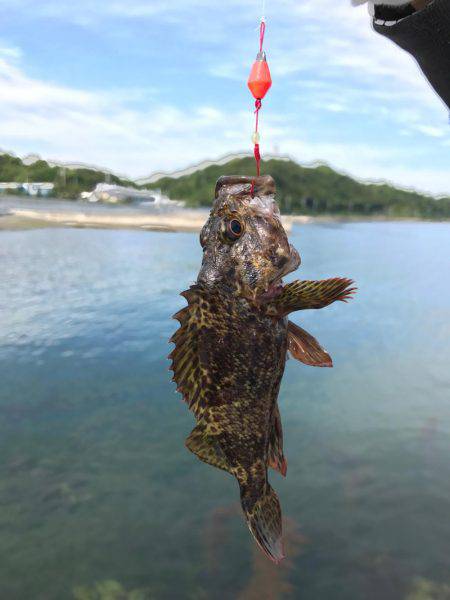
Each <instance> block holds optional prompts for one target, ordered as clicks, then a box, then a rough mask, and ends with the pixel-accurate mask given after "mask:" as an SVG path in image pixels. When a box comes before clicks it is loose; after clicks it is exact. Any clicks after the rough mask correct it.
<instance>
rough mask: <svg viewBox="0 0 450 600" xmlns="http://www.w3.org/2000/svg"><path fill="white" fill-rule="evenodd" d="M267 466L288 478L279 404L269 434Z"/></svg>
mask: <svg viewBox="0 0 450 600" xmlns="http://www.w3.org/2000/svg"><path fill="white" fill-rule="evenodd" d="M267 466H268V467H271V468H272V469H274V470H275V471H278V472H279V473H281V475H283V477H286V473H287V461H286V459H285V457H284V454H283V429H282V427H281V417H280V411H279V408H278V404H277V405H276V406H275V408H274V412H273V415H272V426H271V429H270V432H269V450H268V456H267Z"/></svg>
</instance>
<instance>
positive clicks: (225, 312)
mask: <svg viewBox="0 0 450 600" xmlns="http://www.w3.org/2000/svg"><path fill="white" fill-rule="evenodd" d="M275 192H276V189H275V182H274V180H273V178H272V177H271V176H270V175H264V176H258V177H248V176H223V177H220V178H219V180H218V181H217V184H216V188H215V196H214V201H213V205H212V209H211V212H210V215H209V218H208V220H207V221H206V223H205V225H204V227H203V229H202V231H201V233H200V244H201V246H202V249H203V259H202V264H201V267H200V271H199V274H198V277H197V281H196V282H195V283H194V284H193V285H191V286H190V287H189V289H187V290H186V291H184V292H182V293H181V296H183V297H184V298H185V299H186V301H187V305H186V306H185V307H184V308H182V309H181V310H180V311H179V312H177V313H176V314H175V315H174V318H175V319H176V320H178V321H179V324H180V326H179V328H178V329H177V331H176V332H175V333H174V335H173V336H172V338H171V340H170V341H171V342H172V343H173V344H174V345H175V347H174V349H173V350H172V352H171V353H170V355H169V359H170V360H171V366H170V368H171V370H172V371H173V381H175V382H176V384H177V391H178V392H180V393H181V394H182V396H183V399H184V401H185V402H186V404H187V405H188V407H189V409H190V410H191V411H192V413H193V414H194V416H195V419H196V425H195V427H194V429H193V430H192V432H191V433H190V435H189V436H188V437H187V439H186V442H185V444H186V446H187V448H188V449H189V450H190V451H191V452H192V453H193V454H195V455H196V456H197V457H198V458H199V459H200V460H201V461H203V462H204V463H207V464H209V465H212V466H214V467H216V468H218V469H222V470H224V471H226V472H228V473H230V474H231V475H232V476H234V478H235V479H236V480H237V483H238V486H239V492H240V501H241V506H242V510H243V513H244V516H245V519H246V522H247V525H248V527H249V529H250V532H251V533H252V535H253V537H254V538H255V540H256V542H257V544H258V545H259V547H260V548H261V549H262V550H263V552H265V554H266V555H267V556H268V557H269V558H270V559H271V560H272V561H273V562H275V563H279V562H280V561H281V560H282V559H283V558H284V550H283V541H282V518H281V508H280V503H279V500H278V496H277V494H276V492H275V491H274V489H273V488H272V486H271V485H270V483H269V480H268V469H269V468H272V469H274V470H276V471H278V472H279V473H281V474H282V475H283V476H286V474H287V460H286V458H285V456H284V452H283V429H282V422H281V416H280V411H279V406H278V393H279V390H280V384H281V380H282V377H283V373H284V369H285V364H286V360H287V357H288V353H289V354H290V355H291V356H292V357H293V358H294V359H296V360H298V361H300V362H302V363H304V364H306V365H312V366H317V367H331V366H332V359H331V357H330V355H329V354H328V352H327V351H326V350H325V349H324V348H323V347H322V346H321V345H320V344H319V343H318V342H317V340H316V339H315V338H314V337H313V336H312V335H311V334H309V333H308V332H306V331H305V330H304V329H302V328H301V327H300V326H298V325H296V324H294V323H293V322H291V321H290V320H288V316H289V315H290V314H291V313H293V312H296V311H301V310H307V309H320V308H323V307H325V306H328V305H330V304H332V303H333V302H336V301H342V302H347V301H348V300H349V299H350V298H351V297H352V296H353V294H354V292H355V291H356V288H355V287H354V285H353V281H352V280H351V279H348V278H341V277H337V278H333V279H326V280H319V281H302V280H297V281H294V282H292V283H287V284H284V283H283V278H284V277H285V276H286V275H288V274H289V273H292V272H293V271H295V270H296V269H297V268H298V267H299V266H300V263H301V259H300V255H299V253H298V252H297V250H296V249H295V248H294V247H293V246H292V245H291V244H290V243H289V240H288V237H287V234H286V231H285V229H284V227H283V224H282V221H281V216H280V211H279V208H278V205H277V203H276V201H275Z"/></svg>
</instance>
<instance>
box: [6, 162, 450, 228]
mask: <svg viewBox="0 0 450 600" xmlns="http://www.w3.org/2000/svg"><path fill="white" fill-rule="evenodd" d="M254 169H255V165H254V161H253V159H252V158H251V157H248V158H237V159H234V160H230V161H229V162H227V163H226V164H224V165H212V166H210V167H207V168H205V169H201V170H199V171H195V172H194V173H191V174H190V175H184V176H183V177H179V178H178V179H174V178H172V177H163V178H161V179H159V180H158V181H156V182H154V183H152V184H149V185H145V186H143V187H145V188H148V189H161V190H162V192H163V193H165V194H166V195H167V196H169V197H170V198H171V199H173V200H185V201H186V204H187V206H192V207H196V206H211V202H212V198H213V194H214V186H215V183H216V181H217V179H218V178H219V177H220V176H221V175H248V174H249V173H250V174H251V173H253V172H254ZM262 170H263V173H270V174H271V175H272V176H273V177H274V179H275V181H276V184H277V200H278V203H279V205H280V208H281V210H282V212H284V213H286V214H304V215H334V216H339V215H341V216H352V215H354V216H366V217H376V216H381V217H389V218H397V217H409V218H419V219H437V220H445V219H450V198H441V199H439V200H438V199H436V198H433V197H431V196H426V195H424V194H419V193H416V192H407V191H404V190H399V189H396V188H394V187H392V186H390V185H387V184H379V185H377V184H363V183H360V182H358V181H355V180H354V179H352V178H351V177H348V176H346V175H341V174H340V173H337V172H336V171H334V170H333V169H331V168H330V167H328V166H326V165H320V166H317V167H313V168H308V167H302V166H301V165H299V164H297V163H295V162H293V161H290V160H281V159H272V160H267V161H263V168H262ZM105 178H106V175H105V173H103V172H101V171H95V170H94V169H87V168H83V169H67V168H62V167H51V166H50V165H49V164H48V163H47V162H45V161H44V160H38V161H36V162H35V163H33V164H32V165H28V166H27V165H24V164H23V162H22V161H21V160H20V158H17V157H14V156H10V155H8V154H0V181H5V182H8V181H11V182H26V181H29V182H36V181H39V182H50V183H53V184H54V185H55V188H54V191H53V194H52V195H53V196H55V197H58V198H67V199H75V198H77V197H78V196H79V194H80V192H82V191H91V190H93V189H94V187H95V186H96V185H97V183H101V182H103V181H105ZM108 181H110V182H111V183H114V184H117V185H124V186H131V187H138V186H137V185H136V184H135V183H134V182H133V181H129V180H125V179H121V178H120V177H117V176H116V175H109V176H108ZM12 193H19V194H20V191H13V192H12Z"/></svg>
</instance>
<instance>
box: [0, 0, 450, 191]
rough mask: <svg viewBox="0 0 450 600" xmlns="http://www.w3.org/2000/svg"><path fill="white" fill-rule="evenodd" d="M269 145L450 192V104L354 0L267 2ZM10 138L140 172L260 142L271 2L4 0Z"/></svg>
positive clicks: (2, 93) (4, 129) (2, 96)
mask: <svg viewBox="0 0 450 600" xmlns="http://www.w3.org/2000/svg"><path fill="white" fill-rule="evenodd" d="M265 4H266V7H265V16H266V19H267V30H266V42H265V49H266V52H267V57H268V61H269V66H270V68H271V72H272V78H273V86H272V88H271V90H270V91H269V93H268V95H267V96H266V98H265V100H264V102H263V109H262V113H261V121H260V128H261V150H262V154H263V156H264V153H268V154H272V153H274V152H276V153H282V154H288V155H290V156H291V157H292V158H294V159H295V160H297V161H299V162H301V163H303V164H305V163H312V162H314V161H321V162H326V163H328V164H329V165H330V166H332V167H334V168H336V169H337V170H339V171H341V172H346V173H349V174H350V175H352V176H355V177H357V178H359V179H370V180H388V181H390V182H393V183H395V184H397V185H399V186H401V187H407V188H415V189H418V190H423V191H426V192H430V193H433V194H447V195H450V125H449V114H448V110H447V109H446V107H445V105H444V104H443V103H442V101H441V100H440V99H439V98H438V97H437V96H436V95H435V93H434V92H433V91H432V89H431V88H430V86H429V84H428V83H427V82H426V80H425V79H424V77H423V76H422V75H421V73H420V71H419V68H418V67H417V65H416V63H415V62H414V60H413V59H412V58H411V57H410V56H409V55H407V54H406V53H404V52H403V51H401V50H400V49H399V48H397V47H395V46H394V45H393V44H392V43H391V42H389V40H386V39H385V38H383V37H382V36H379V35H377V34H376V33H374V32H373V31H372V29H371V26H370V17H369V15H368V12H367V7H366V6H359V7H352V6H351V4H350V0H266V2H265ZM0 14H1V15H2V19H1V23H0V148H1V149H2V150H4V151H12V152H14V153H16V154H17V155H19V156H24V155H27V154H29V153H38V154H40V155H41V156H42V157H44V158H47V159H55V160H61V161H67V162H84V163H88V164H94V165H98V166H100V167H103V168H108V169H111V170H114V171H116V172H118V173H120V174H125V175H128V176H131V177H143V176H147V175H149V174H150V173H152V172H154V171H161V170H163V171H171V170H174V169H178V168H184V167H186V166H188V165H191V164H194V163H197V162H200V161H202V160H204V159H216V158H219V157H221V156H223V155H224V154H227V153H231V152H241V151H251V134H252V129H253V119H254V117H253V112H252V110H253V109H252V106H253V104H252V102H253V100H252V97H251V95H250V93H249V91H248V89H247V86H246V82H247V77H248V73H249V70H250V67H251V64H252V62H253V60H254V59H255V55H256V52H257V49H258V48H257V45H258V21H259V19H260V17H261V14H262V2H261V0H255V1H253V0H247V1H245V0H239V1H238V0H226V1H223V2H213V1H207V0H183V1H182V0H165V1H162V0H146V1H144V0H104V1H99V0H77V2H75V3H74V2H68V1H67V0H39V1H36V0H0Z"/></svg>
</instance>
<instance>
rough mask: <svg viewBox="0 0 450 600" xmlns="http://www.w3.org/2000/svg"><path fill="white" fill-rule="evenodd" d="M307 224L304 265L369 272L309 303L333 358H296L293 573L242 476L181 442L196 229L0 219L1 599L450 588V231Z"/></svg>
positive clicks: (310, 321)
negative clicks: (265, 543)
mask: <svg viewBox="0 0 450 600" xmlns="http://www.w3.org/2000/svg"><path fill="white" fill-rule="evenodd" d="M291 237H292V241H293V243H294V244H295V246H296V247H297V248H298V250H299V251H300V253H301V255H302V258H303V266H302V269H301V277H304V278H321V277H328V276H334V275H347V276H351V277H353V278H354V279H355V280H356V281H357V284H358V287H359V293H358V295H357V297H356V299H355V300H354V301H353V302H352V303H350V304H348V305H344V304H342V303H339V305H335V306H332V307H329V308H327V309H324V310H322V311H316V312H314V311H309V312H305V313H302V314H297V315H296V317H295V320H296V321H297V322H298V323H300V324H301V325H302V326H303V327H305V328H306V329H308V330H309V331H311V333H313V334H314V335H315V336H317V338H318V339H319V341H320V342H321V344H322V345H324V346H325V347H326V348H327V349H328V350H329V352H330V353H331V355H332V356H333V359H334V363H335V368H334V369H313V368H311V367H306V366H303V365H300V364H299V363H297V362H294V361H289V362H288V364H287V369H286V375H285V378H284V381H283V385H282V389H281V394H280V407H281V412H282V418H283V422H284V430H285V448H286V455H287V458H288V462H289V469H288V477H287V479H286V480H284V479H283V478H282V477H280V476H278V475H277V474H272V475H271V481H272V484H273V486H274V487H275V488H276V490H277V492H278V494H279V496H280V500H281V503H282V506H283V511H284V516H285V518H286V523H285V532H286V534H285V537H286V545H287V550H288V554H289V560H288V561H286V562H285V563H284V565H283V567H281V568H280V567H278V568H277V567H274V566H272V565H271V564H270V563H269V562H268V561H267V560H266V559H265V557H264V556H262V555H261V554H260V553H259V552H258V551H257V550H255V548H254V545H253V543H252V541H251V539H250V536H249V533H248V531H247V530H246V527H245V525H244V523H243V520H242V519H241V516H240V513H239V507H238V504H237V501H238V493H237V487H236V484H235V482H234V480H233V479H232V478H231V477H229V476H227V475H226V474H225V473H223V472H221V471H218V470H215V469H213V468H211V467H209V466H207V465H204V464H202V463H201V462H199V461H198V460H197V459H196V458H195V457H194V456H193V455H191V454H190V453H189V452H188V451H187V450H185V448H184V439H185V437H186V436H187V435H188V434H189V432H190V431H191V429H192V427H193V417H192V415H190V414H189V412H188V410H187V409H186V407H185V405H184V404H183V402H182V400H181V397H180V396H179V395H177V394H176V393H175V389H174V385H173V384H171V383H170V374H169V373H168V370H167V367H168V362H167V360H166V355H167V354H168V352H169V347H168V344H167V339H168V338H169V336H170V335H171V333H172V332H173V331H174V328H176V323H175V322H174V321H171V319H170V315H171V314H172V313H174V312H175V311H176V310H178V309H179V308H180V307H182V306H183V303H184V300H183V299H182V298H181V297H180V296H178V292H179V291H180V290H182V289H185V288H186V287H187V286H188V285H189V284H190V283H192V282H193V281H194V279H195V276H196V272H197V270H198V267H199V261H200V256H201V253H200V247H199V245H198V242H197V236H194V235H190V234H158V233H141V232H127V231H95V230H63V229H51V230H39V231H28V232H2V233H0V598H2V599H3V598H5V599H8V600H15V599H20V600H22V599H24V600H28V599H30V600H31V599H32V600H35V599H37V600H40V599H42V600H63V599H65V598H78V599H84V600H92V599H95V600H97V599H102V600H105V599H118V598H129V599H133V600H137V599H139V598H148V599H150V598H154V599H158V600H159V599H172V598H173V599H178V598H179V599H185V598H186V599H200V600H201V599H213V600H215V599H222V598H224V599H228V598H229V599H235V598H237V599H276V598H299V599H302V600H303V599H304V600H330V599H333V600H341V599H342V600H353V599H355V600H360V599H369V600H372V599H374V600H379V599H383V600H385V599H386V600H391V599H392V600H397V599H406V598H408V599H410V598H412V599H413V600H416V599H418V598H425V597H427V598H428V597H429V596H423V595H421V590H422V591H423V589H425V587H426V586H429V587H430V586H432V587H433V589H434V590H435V591H436V593H445V587H444V586H445V585H450V552H449V548H450V546H449V545H450V519H449V514H450V437H449V436H450V394H449V389H450V369H449V364H450V343H449V339H450V301H449V299H450V277H449V271H450V269H449V267H450V258H449V257H450V226H449V225H447V224H426V223H423V224H405V223H386V224H345V225H330V226H325V225H320V226H319V225H311V226H303V227H297V228H295V229H294V231H293V233H292V236H291ZM423 579H426V580H429V582H428V583H427V582H424V581H423ZM430 582H433V583H430ZM436 597H438V596H436ZM442 597H444V596H442Z"/></svg>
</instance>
